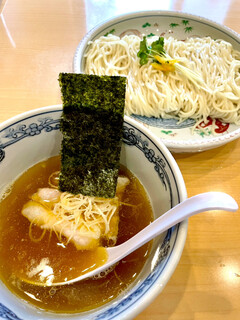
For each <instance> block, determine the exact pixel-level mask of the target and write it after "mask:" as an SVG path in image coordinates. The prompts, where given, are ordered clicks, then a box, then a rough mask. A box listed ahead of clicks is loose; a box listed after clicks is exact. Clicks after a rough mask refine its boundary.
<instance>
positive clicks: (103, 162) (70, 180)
mask: <svg viewBox="0 0 240 320" xmlns="http://www.w3.org/2000/svg"><path fill="white" fill-rule="evenodd" d="M59 84H60V87H61V92H62V101H63V112H62V117H61V120H60V130H61V132H62V134H63V139H62V146H61V171H60V178H59V189H60V190H61V191H68V192H70V193H73V194H78V193H81V194H83V195H87V196H97V197H104V198H112V197H114V196H115V192H116V185H117V177H118V171H119V165H120V151H121V144H122V134H123V130H122V127H123V117H124V106H125V89H126V77H120V76H96V75H86V74H74V73H60V75H59Z"/></svg>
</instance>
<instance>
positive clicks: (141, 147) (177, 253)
mask: <svg viewBox="0 0 240 320" xmlns="http://www.w3.org/2000/svg"><path fill="white" fill-rule="evenodd" d="M61 112H62V106H61V105H58V106H49V107H44V108H40V109H35V110H32V111H30V112H26V113H23V114H20V115H18V116H16V117H14V118H12V119H10V120H8V121H6V122H4V123H2V124H0V176H1V179H0V194H1V193H2V192H4V190H5V189H6V187H7V186H8V185H9V184H10V183H11V182H13V181H14V180H15V179H16V178H17V177H18V176H19V175H20V174H21V173H22V172H24V171H25V170H26V169H28V168H29V167H31V166H32V165H34V164H35V163H37V162H39V161H41V160H44V159H47V158H49V157H51V156H54V155H57V154H58V153H59V150H60V144H61V133H60V130H59V120H60V116H61ZM121 163H122V164H124V165H126V166H127V168H128V169H130V170H131V171H132V172H133V173H134V174H135V175H136V176H137V177H138V178H139V180H140V181H141V182H142V184H143V185H144V187H145V189H146V191H147V193H148V195H149V198H150V200H151V203H152V207H153V212H154V216H155V218H157V217H158V216H160V215H161V214H163V213H164V212H165V211H167V210H168V209H170V208H171V207H173V206H175V205H176V204H177V203H179V202H181V201H182V200H184V199H186V197H187V193H186V187H185V184H184V181H183V177H182V175H181V172H180V170H179V168H178V166H177V164H176V162H175V160H174V158H173V157H172V155H171V154H170V152H169V151H168V149H167V148H166V147H165V146H164V145H163V143H161V141H159V139H157V138H156V137H155V136H154V135H153V134H152V133H151V132H150V131H149V130H148V129H146V128H145V127H144V126H143V125H142V124H140V123H139V122H137V121H135V120H134V119H132V118H129V117H125V119H124V139H123V144H122V154H121ZM0 215H1V213H0ZM0 219H1V217H0ZM186 235H187V221H183V222H182V223H180V224H178V225H176V226H175V227H173V228H171V229H169V230H168V231H167V232H165V233H164V234H162V235H160V236H159V237H158V238H156V239H155V240H154V241H153V246H152V251H151V253H150V255H149V258H148V260H147V261H146V263H145V265H144V267H143V270H142V272H141V273H140V274H139V276H138V277H137V279H136V280H135V281H134V282H133V283H132V284H131V285H130V286H129V288H128V289H127V290H126V291H125V292H123V293H121V294H120V295H119V296H118V297H117V298H116V299H115V300H112V301H111V302H110V303H108V304H105V305H103V306H101V307H99V308H97V309H94V310H92V311H88V312H83V313H77V314H55V313H53V312H47V311H44V310H42V309H38V308H36V307H35V306H33V305H31V304H30V303H27V302H25V301H23V300H22V299H20V298H19V297H17V296H15V295H14V294H13V293H12V292H10V291H9V290H8V289H7V288H6V286H5V285H4V284H3V283H1V282H0V319H12V320H19V319H21V320H30V319H31V320H40V319H49V320H50V319H55V320H57V319H58V320H59V319H68V320H69V319H78V320H82V319H88V320H92V319H98V320H100V319H104V320H107V319H118V320H120V319H121V320H123V319H132V318H134V317H135V316H136V315H137V314H139V313H140V312H141V311H142V310H143V309H144V308H146V307H147V306H148V305H149V304H150V303H151V302H152V301H153V299H154V298H156V297H157V295H158V294H159V293H160V292H161V291H162V289H163V288H164V286H165V285H166V284H167V282H168V280H169V278H170V277H171V275H172V273H173V272H174V270H175V268H176V266H177V264H178V262H179V259H180V257H181V253H182V250H183V247H184V244H185V239H186Z"/></svg>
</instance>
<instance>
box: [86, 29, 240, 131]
mask: <svg viewBox="0 0 240 320" xmlns="http://www.w3.org/2000/svg"><path fill="white" fill-rule="evenodd" d="M154 40H156V37H152V38H151V39H149V40H148V41H149V43H151V42H152V41H154ZM140 41H141V39H140V38H139V37H138V36H136V35H128V36H124V37H123V38H120V37H118V36H115V35H108V36H107V37H105V36H102V37H100V38H99V39H97V40H95V41H93V42H92V41H90V42H89V47H88V50H87V53H86V55H85V59H86V64H85V72H86V73H89V74H97V75H105V74H106V75H125V76H127V77H128V85H127V92H126V107H125V113H126V114H128V115H130V114H137V115H141V116H147V117H161V118H177V119H179V121H180V122H181V121H183V120H185V119H188V118H192V119H195V120H196V121H198V122H201V121H205V122H206V121H207V118H208V117H211V118H213V119H221V120H222V121H224V122H227V123H235V124H237V125H239V124H240V72H239V70H240V52H238V51H236V50H234V49H233V47H232V45H231V44H230V43H228V42H226V41H223V40H213V39H212V38H210V37H204V38H189V39H187V40H185V41H180V40H176V39H174V38H173V37H169V38H166V39H165V46H164V49H165V51H166V52H167V54H168V55H169V56H170V57H172V58H174V59H177V60H178V61H179V63H180V64H181V65H183V66H185V67H187V68H189V69H190V70H193V71H194V72H196V73H198V74H200V75H201V77H202V79H203V81H204V83H205V85H204V86H196V85H195V84H194V83H193V82H191V80H189V79H187V78H186V77H185V76H184V75H182V74H181V73H180V72H178V71H176V70H175V71H174V72H168V73H166V72H165V73H164V72H161V71H160V72H159V71H158V70H156V69H154V68H153V67H152V66H151V64H150V62H148V63H147V64H146V65H143V66H140V63H139V58H138V57H137V52H138V50H139V45H140Z"/></svg>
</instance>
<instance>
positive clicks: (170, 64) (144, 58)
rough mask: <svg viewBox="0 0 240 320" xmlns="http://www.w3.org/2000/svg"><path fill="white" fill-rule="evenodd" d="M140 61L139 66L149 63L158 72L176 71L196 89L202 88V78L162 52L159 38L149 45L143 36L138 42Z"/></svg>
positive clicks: (161, 39) (162, 46) (162, 43)
mask: <svg viewBox="0 0 240 320" xmlns="http://www.w3.org/2000/svg"><path fill="white" fill-rule="evenodd" d="M137 56H138V57H139V59H140V65H141V66H143V65H145V64H147V63H148V62H149V61H150V63H151V65H152V66H153V67H154V68H155V69H157V70H160V71H163V72H170V71H175V70H177V71H178V72H180V73H181V74H182V75H183V76H185V77H186V78H188V79H189V80H190V81H192V83H194V84H195V86H196V87H198V88H204V87H205V83H204V81H203V79H202V77H201V76H200V75H199V74H198V73H196V72H195V71H193V70H191V69H189V68H187V67H185V66H183V65H181V64H180V63H179V62H180V61H178V60H175V59H173V58H171V57H170V56H169V55H168V54H167V53H166V51H165V50H164V38H163V37H159V38H158V40H156V41H153V42H152V44H151V45H148V43H147V37H146V36H144V37H143V40H142V41H140V49H139V51H138V53H137Z"/></svg>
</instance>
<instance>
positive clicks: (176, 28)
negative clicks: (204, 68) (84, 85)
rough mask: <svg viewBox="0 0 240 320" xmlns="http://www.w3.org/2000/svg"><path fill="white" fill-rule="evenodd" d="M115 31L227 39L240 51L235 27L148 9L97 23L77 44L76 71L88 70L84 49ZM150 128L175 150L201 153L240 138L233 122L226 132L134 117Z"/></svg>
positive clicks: (173, 121) (119, 33)
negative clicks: (85, 64) (198, 129)
mask: <svg viewBox="0 0 240 320" xmlns="http://www.w3.org/2000/svg"><path fill="white" fill-rule="evenodd" d="M108 32H111V33H113V34H115V35H121V34H122V33H123V32H129V33H133V32H136V33H140V34H143V35H150V34H152V35H162V36H164V37H168V36H173V37H175V38H177V39H179V40H180V39H186V38H187V37H195V36H199V37H203V36H211V37H212V38H213V39H217V38H220V39H223V40H226V41H228V42H230V43H232V45H233V47H234V48H235V49H237V50H239V51H240V35H239V34H237V33H236V32H234V31H232V30H231V29H229V28H227V27H225V26H222V25H220V24H217V23H215V22H213V21H211V20H208V19H205V18H202V17H198V16H195V15H191V14H187V13H181V12H172V11H144V12H136V13H131V14H125V15H121V16H118V17H115V18H113V19H111V20H108V21H106V22H104V23H102V24H100V25H97V26H96V27H95V28H93V29H92V30H91V31H90V32H88V33H87V34H86V35H85V37H84V38H83V39H82V41H81V42H80V44H79V45H78V47H77V50H76V52H75V55H74V60H73V71H74V72H76V73H81V72H84V58H83V55H84V52H85V50H86V47H87V43H88V41H89V40H94V39H97V38H99V37H100V36H102V35H105V34H106V33H108ZM133 117H134V118H135V119H136V120H138V121H140V122H142V123H143V124H144V125H145V126H146V127H148V128H149V129H150V130H151V131H152V132H153V133H155V135H157V137H158V138H160V139H161V140H162V141H163V143H164V144H165V145H166V146H167V147H168V148H169V150H170V151H172V152H197V151H204V150H208V149H212V148H216V147H219V146H221V145H224V144H226V143H228V142H230V141H232V140H234V139H237V138H238V137H240V127H239V126H236V125H234V124H230V125H229V127H228V128H225V129H226V130H225V131H224V132H222V133H216V132H215V134H214V135H213V134H212V133H210V131H209V132H207V134H203V133H202V131H196V132H194V134H193V133H192V131H191V127H192V126H193V124H194V121H191V119H190V120H189V121H185V122H183V123H182V124H181V125H178V124H177V122H176V121H175V120H174V119H170V120H162V119H156V118H148V117H139V116H133Z"/></svg>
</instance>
